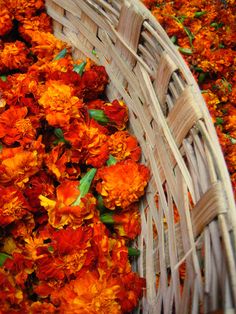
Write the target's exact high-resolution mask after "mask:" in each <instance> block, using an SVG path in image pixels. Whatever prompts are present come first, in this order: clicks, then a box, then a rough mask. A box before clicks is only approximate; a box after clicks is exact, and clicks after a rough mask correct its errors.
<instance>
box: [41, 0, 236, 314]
mask: <svg viewBox="0 0 236 314" xmlns="http://www.w3.org/2000/svg"><path fill="white" fill-rule="evenodd" d="M46 5H47V10H48V13H49V15H51V17H52V18H53V21H54V22H53V23H54V33H55V35H56V36H57V37H58V38H60V39H62V40H64V41H67V42H68V43H70V44H71V45H72V47H73V53H74V57H75V58H85V57H89V58H91V59H92V60H94V61H95V62H97V63H98V64H101V65H104V66H105V67H106V70H107V73H108V75H109V77H110V84H109V86H108V88H107V96H108V98H109V99H110V100H113V99H114V98H117V97H119V98H123V100H124V101H125V102H126V104H127V105H128V107H129V116H130V130H131V132H133V133H134V134H135V136H136V137H137V139H138V141H139V143H140V146H141V148H142V151H143V156H142V162H144V163H146V164H147V165H148V166H149V167H150V169H151V173H152V177H151V180H150V183H149V185H148V188H147V193H146V196H145V198H144V199H143V201H142V204H141V217H142V233H141V235H140V237H139V239H138V246H139V248H140V250H141V256H140V258H139V260H138V262H137V265H136V267H137V270H138V271H139V273H140V275H141V276H143V277H145V278H146V280H147V290H146V293H145V296H144V297H143V299H142V302H141V304H140V306H139V309H138V311H137V312H138V313H141V312H142V313H153V314H154V313H155V314H158V313H172V312H174V313H179V314H182V313H211V312H212V313H213V312H214V311H216V310H222V312H225V313H231V312H232V313H233V312H235V311H236V310H235V309H236V261H235V244H236V209H235V202H234V197H233V193H232V187H231V183H230V178H229V175H228V172H227V168H226V165H225V161H224V158H223V154H222V152H221V149H220V146H219V143H218V139H217V136H216V133H215V129H214V126H213V123H212V120H211V118H210V116H209V113H208V110H207V107H206V105H205V103H204V100H203V98H202V96H201V93H200V91H199V89H198V86H197V84H196V82H195V80H194V78H193V76H192V75H191V72H190V70H189V69H188V67H187V65H186V63H185V62H184V61H183V59H182V58H181V56H180V54H179V53H178V51H177V50H176V48H175V47H174V45H173V44H172V43H171V42H170V40H169V39H168V37H167V35H166V33H165V32H164V31H163V29H162V28H161V26H160V25H159V24H158V23H157V21H156V20H155V18H154V17H153V16H152V15H151V14H150V12H149V11H148V10H147V9H146V8H145V7H144V6H143V5H142V4H141V3H140V2H139V1H137V0H107V1H105V0H46ZM93 50H95V51H96V55H94V53H92V51H93ZM175 208H177V210H178V213H179V216H180V221H179V222H177V223H175V221H174V209H175ZM183 263H185V266H186V275H185V279H184V280H182V279H180V274H179V267H180V266H181V265H183ZM181 281H182V282H181ZM157 282H158V283H157ZM181 285H182V288H181ZM111 314H112V313H111Z"/></svg>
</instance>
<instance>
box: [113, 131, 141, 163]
mask: <svg viewBox="0 0 236 314" xmlns="http://www.w3.org/2000/svg"><path fill="white" fill-rule="evenodd" d="M108 146H109V151H110V154H111V155H112V156H113V157H115V158H116V160H118V161H121V160H124V159H128V158H129V159H132V160H134V161H138V160H139V159H140V156H141V148H140V147H139V146H138V141H137V139H136V138H135V137H134V136H132V135H130V134H129V132H127V131H118V132H115V133H114V134H112V135H111V136H109V138H108Z"/></svg>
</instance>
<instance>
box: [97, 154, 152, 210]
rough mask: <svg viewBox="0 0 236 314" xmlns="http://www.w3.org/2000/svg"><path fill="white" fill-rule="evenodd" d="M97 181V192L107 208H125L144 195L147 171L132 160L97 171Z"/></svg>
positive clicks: (147, 176)
mask: <svg viewBox="0 0 236 314" xmlns="http://www.w3.org/2000/svg"><path fill="white" fill-rule="evenodd" d="M97 179H98V180H99V182H98V183H97V186H96V189H97V192H98V193H100V194H101V195H102V197H103V201H104V205H105V206H106V207H107V208H109V209H112V210H114V209H115V207H116V206H118V207H122V208H127V207H128V206H129V205H130V204H132V203H133V202H137V201H138V199H139V198H140V197H141V196H142V195H143V194H144V189H145V187H146V185H147V182H148V180H149V170H148V168H147V167H146V166H144V165H140V164H137V163H136V162H134V161H133V160H125V161H121V162H118V163H117V164H115V165H112V166H109V167H104V168H101V169H99V170H98V173H97Z"/></svg>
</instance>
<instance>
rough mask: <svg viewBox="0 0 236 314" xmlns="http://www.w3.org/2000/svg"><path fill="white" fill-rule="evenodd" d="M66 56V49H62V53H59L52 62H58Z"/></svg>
mask: <svg viewBox="0 0 236 314" xmlns="http://www.w3.org/2000/svg"><path fill="white" fill-rule="evenodd" d="M66 54H67V49H66V48H64V49H62V51H60V52H59V53H58V54H57V55H56V57H55V58H54V59H53V60H60V59H62V58H64V57H65V56H66Z"/></svg>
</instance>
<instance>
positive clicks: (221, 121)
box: [215, 117, 224, 125]
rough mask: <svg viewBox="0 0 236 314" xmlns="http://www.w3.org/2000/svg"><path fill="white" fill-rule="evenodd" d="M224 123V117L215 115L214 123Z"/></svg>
mask: <svg viewBox="0 0 236 314" xmlns="http://www.w3.org/2000/svg"><path fill="white" fill-rule="evenodd" d="M223 123H224V119H223V118H221V117H216V122H215V125H222V124H223Z"/></svg>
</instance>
